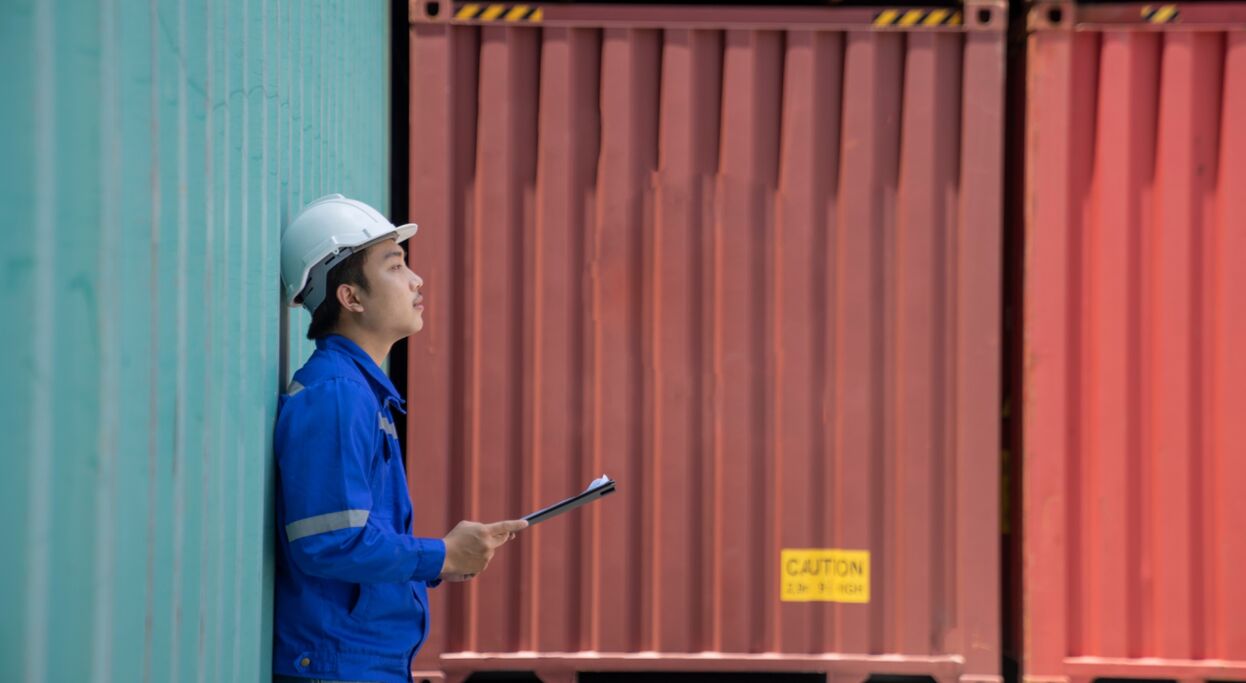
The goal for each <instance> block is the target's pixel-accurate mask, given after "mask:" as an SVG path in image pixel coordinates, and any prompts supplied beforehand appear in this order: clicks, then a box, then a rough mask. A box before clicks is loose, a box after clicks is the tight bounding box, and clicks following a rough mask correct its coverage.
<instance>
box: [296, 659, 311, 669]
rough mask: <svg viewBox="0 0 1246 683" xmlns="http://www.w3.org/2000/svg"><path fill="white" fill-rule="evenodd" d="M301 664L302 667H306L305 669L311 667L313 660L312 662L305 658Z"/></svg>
mask: <svg viewBox="0 0 1246 683" xmlns="http://www.w3.org/2000/svg"><path fill="white" fill-rule="evenodd" d="M299 664H301V665H303V666H305V667H307V666H311V660H310V659H308V658H307V657H304V658H303V661H301V662H299Z"/></svg>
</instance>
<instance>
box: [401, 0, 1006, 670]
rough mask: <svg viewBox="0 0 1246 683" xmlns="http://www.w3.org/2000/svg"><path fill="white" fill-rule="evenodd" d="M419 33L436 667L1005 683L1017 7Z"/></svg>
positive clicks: (414, 386) (420, 466) (419, 481)
mask: <svg viewBox="0 0 1246 683" xmlns="http://www.w3.org/2000/svg"><path fill="white" fill-rule="evenodd" d="M434 8H435V9H434ZM434 12H435V15H434ZM411 19H412V25H411V111H410V125H411V141H412V144H411V173H410V181H411V195H410V205H411V207H412V208H411V216H412V218H413V219H414V220H417V221H418V222H419V223H420V224H421V225H422V226H423V229H422V230H421V232H420V237H419V241H418V242H417V243H415V244H413V245H412V249H411V260H412V264H413V267H414V268H415V270H416V271H417V272H418V273H420V274H421V275H422V276H424V278H425V280H426V282H427V287H426V290H427V295H428V315H427V317H428V320H429V323H428V326H427V328H426V330H425V331H424V332H422V333H421V334H419V335H417V336H416V337H414V338H413V339H412V341H411V346H410V358H409V361H410V363H409V367H410V371H409V372H410V374H409V395H410V401H411V402H410V408H411V420H410V427H409V432H408V437H409V441H408V443H409V451H410V455H409V457H410V458H411V466H410V472H411V482H410V483H411V492H412V497H413V499H414V501H415V505H416V519H417V524H418V528H417V532H421V533H439V532H440V531H442V530H444V529H446V528H449V526H450V525H451V524H453V523H454V522H455V521H457V520H459V519H461V518H470V519H479V520H496V519H502V518H510V517H515V516H518V515H520V514H523V513H525V512H528V511H531V510H535V509H536V508H538V507H541V506H543V505H544V504H547V503H549V502H552V501H554V500H557V499H559V498H562V497H563V496H565V495H568V494H570V493H572V492H574V491H577V490H579V489H580V488H582V487H583V486H584V485H585V484H586V483H587V482H588V481H589V480H590V479H592V478H594V477H596V476H599V475H601V474H602V473H607V474H609V475H611V476H612V477H614V478H615V479H616V480H617V481H618V482H619V492H618V493H616V494H615V495H613V496H611V497H609V498H606V499H604V500H603V501H601V502H599V503H595V504H593V505H592V506H591V507H589V508H585V509H583V510H581V511H578V512H577V513H575V514H574V515H571V516H567V517H561V518H558V519H556V520H554V521H551V522H548V523H546V524H544V525H542V526H541V527H538V528H534V529H532V530H531V531H529V532H524V533H523V534H522V535H521V537H520V538H519V539H518V540H516V541H515V542H514V543H513V544H512V545H509V546H507V547H506V548H504V549H503V551H502V552H501V553H500V555H499V556H498V558H497V559H496V560H495V561H494V563H493V565H491V567H490V569H489V571H488V573H486V574H485V575H483V576H481V577H480V578H478V579H476V580H474V581H472V582H470V583H468V584H465V585H452V586H443V587H442V588H440V589H438V590H437V591H434V592H433V593H434V596H433V600H434V604H433V615H434V618H433V624H432V638H431V640H430V641H429V643H428V644H427V646H426V647H425V650H424V652H423V653H422V654H421V657H420V659H419V661H418V662H417V669H420V670H429V671H444V672H445V673H446V676H447V677H448V678H449V679H451V680H462V679H463V678H464V677H466V676H467V675H469V674H470V673H472V672H474V671H481V670H489V669H507V670H515V669H523V670H530V671H535V672H537V673H538V674H539V675H541V676H542V678H543V679H544V680H546V681H556V680H572V679H573V676H574V672H576V671H584V670H593V671H609V670H616V671H618V670H647V671H676V670H682V671H689V670H720V671H726V670H736V671H821V672H827V673H828V674H829V675H830V676H831V677H833V678H836V679H842V680H844V681H849V680H851V681H860V680H863V679H864V678H865V677H867V676H868V675H869V674H872V673H884V674H887V673H889V674H919V675H931V676H934V677H935V678H937V679H939V680H940V681H952V680H956V679H960V680H962V681H982V682H996V681H999V680H1000V677H999V673H1000V672H999V665H1000V651H999V625H1000V614H999V611H1000V610H999V575H998V573H999V570H998V566H999V510H998V486H999V465H998V457H999V410H1000V406H999V365H1000V348H999V321H1000V301H999V297H1000V294H999V292H1000V261H1001V255H1000V251H1001V249H1000V246H1001V245H1000V240H1001V225H1000V223H1001V213H1002V209H1001V206H1002V201H1001V193H1002V187H1003V183H1002V178H1001V171H1002V165H1003V154H1002V141H1003V73H1004V34H1005V28H1006V26H1005V23H1006V11H1005V8H1004V5H1003V3H987V4H974V5H971V6H970V7H968V8H967V9H966V10H965V11H964V12H963V13H962V12H960V11H959V10H950V9H937V8H930V9H920V8H918V9H888V8H875V9H860V8H858V9H844V8H803V9H802V8H795V9H757V8H740V7H734V8H709V7H701V8H695V7H634V6H633V7H628V6H584V5H547V6H540V7H538V6H519V5H489V4H463V3H454V4H451V3H445V2H441V3H434V2H425V1H422V0H421V1H417V2H413V3H412V6H411ZM809 549H815V550H827V549H829V550H833V551H837V552H855V553H866V554H867V555H846V554H841V555H836V556H835V557H839V558H840V559H843V558H848V557H851V558H854V559H853V562H851V563H843V564H838V565H834V566H842V567H845V568H846V567H850V566H855V567H856V569H857V570H862V574H861V576H859V577H857V578H858V579H860V582H859V583H849V582H846V581H845V582H842V583H834V584H829V585H833V586H837V587H838V588H836V590H841V592H840V593H836V594H834V595H832V594H830V593H826V592H819V591H823V590H824V589H826V585H824V584H825V582H823V583H816V582H814V581H813V580H812V579H810V576H811V573H812V569H811V568H815V567H818V566H826V565H819V564H817V563H815V564H803V563H802V562H801V561H800V560H799V559H797V560H796V562H795V564H793V563H792V562H791V561H790V560H792V559H794V558H793V557H791V556H786V557H788V559H789V562H787V563H781V559H782V558H784V557H785V555H784V552H785V551H790V550H809ZM826 557H828V556H827V555H808V556H806V559H809V558H813V559H818V558H822V559H825V558H826ZM865 557H868V565H867V564H866V563H865V562H864V561H861V560H863V559H864V558H865ZM853 563H856V564H853ZM864 567H868V569H862V568H864ZM802 590H807V591H813V594H811V593H801V592H800V591H802ZM827 590H829V589H827ZM850 591H860V592H854V593H852V594H849V593H848V592H850ZM865 591H868V594H867V593H866V592H865ZM814 594H816V595H814ZM811 595H814V597H820V598H828V597H829V598H833V599H835V600H839V601H824V600H812V601H810V600H808V598H809V597H811Z"/></svg>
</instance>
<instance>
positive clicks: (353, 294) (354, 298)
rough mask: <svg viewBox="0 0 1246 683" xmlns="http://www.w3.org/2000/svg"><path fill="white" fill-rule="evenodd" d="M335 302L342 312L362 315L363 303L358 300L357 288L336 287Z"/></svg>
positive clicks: (348, 286) (346, 285) (343, 285)
mask: <svg viewBox="0 0 1246 683" xmlns="http://www.w3.org/2000/svg"><path fill="white" fill-rule="evenodd" d="M337 302H338V304H340V305H341V306H342V310H344V311H351V312H352V313H363V302H362V301H360V300H359V287H357V286H356V285H351V284H346V283H343V284H340V285H338V286H337Z"/></svg>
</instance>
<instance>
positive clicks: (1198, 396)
mask: <svg viewBox="0 0 1246 683" xmlns="http://www.w3.org/2000/svg"><path fill="white" fill-rule="evenodd" d="M1182 7H1183V8H1184V7H1185V6H1182ZM1223 7H1224V8H1225V11H1224V14H1223V15H1222V16H1223V17H1233V16H1240V15H1241V11H1242V6H1241V5H1236V6H1235V5H1224V6H1223ZM1203 9H1204V10H1207V12H1208V13H1204V14H1202V15H1199V14H1197V13H1195V12H1194V9H1193V8H1192V9H1191V12H1190V13H1188V15H1189V16H1191V17H1201V20H1205V21H1207V22H1212V21H1213V20H1214V18H1215V15H1214V12H1212V11H1211V10H1210V9H1208V8H1207V7H1203ZM1079 11H1080V10H1079ZM1184 11H1185V10H1184V9H1183V12H1184ZM1087 13H1089V14H1092V15H1093V14H1094V13H1095V11H1093V10H1087ZM1183 16H1186V14H1183ZM1241 28H1243V27H1241V26H1239V28H1238V29H1235V30H1227V31H1226V30H1219V31H1216V30H1204V31H1200V32H1193V31H1179V30H1176V29H1174V30H1171V31H1163V32H1156V31H1147V32H1143V31H1136V30H1127V29H1126V28H1114V29H1103V30H1091V29H1086V30H1082V31H1078V32H1069V31H1061V30H1040V31H1037V32H1036V33H1034V34H1033V35H1032V36H1031V37H1030V43H1029V51H1030V52H1029V63H1030V73H1029V89H1030V96H1031V100H1030V104H1029V115H1028V127H1029V133H1028V137H1029V142H1028V144H1029V158H1030V165H1029V178H1028V181H1027V187H1028V190H1027V193H1028V196H1027V204H1028V207H1027V214H1028V220H1027V232H1028V236H1027V242H1028V247H1027V252H1026V259H1027V273H1028V275H1027V283H1026V297H1027V304H1026V310H1027V314H1026V322H1025V338H1026V342H1025V343H1026V358H1027V367H1026V371H1025V372H1026V385H1027V389H1026V408H1025V441H1026V443H1025V482H1026V483H1025V485H1026V501H1025V505H1026V512H1025V519H1026V521H1025V525H1026V527H1025V536H1026V540H1025V544H1026V546H1025V556H1026V568H1025V572H1026V578H1025V582H1026V589H1025V593H1026V595H1025V620H1026V624H1027V635H1026V645H1025V648H1026V665H1025V671H1026V674H1027V675H1028V676H1030V677H1032V678H1035V679H1041V680H1054V679H1055V678H1061V677H1062V678H1064V679H1066V680H1067V679H1068V678H1072V679H1074V680H1077V679H1090V678H1098V677H1125V676H1131V677H1144V678H1177V679H1193V678H1216V679H1233V678H1243V677H1246V621H1244V620H1243V619H1242V618H1241V615H1242V613H1243V612H1244V611H1246V586H1244V585H1243V584H1242V583H1241V581H1240V580H1238V579H1237V578H1236V572H1237V571H1239V568H1240V567H1241V566H1242V564H1243V563H1244V562H1246V542H1243V536H1242V533H1241V529H1240V522H1241V520H1244V519H1246V460H1243V458H1242V457H1241V456H1242V454H1243V453H1244V452H1246V446H1243V444H1246V421H1243V419H1242V416H1243V415H1244V414H1246V400H1243V394H1242V390H1241V387H1242V386H1243V384H1246V360H1243V357H1242V354H1241V349H1242V348H1243V346H1244V345H1246V301H1244V300H1243V298H1242V297H1241V296H1240V294H1239V293H1240V292H1241V291H1242V290H1243V288H1244V287H1246V266H1244V265H1243V264H1246V202H1244V201H1243V190H1244V189H1246V130H1244V129H1243V126H1242V122H1244V121H1246V31H1243V30H1241Z"/></svg>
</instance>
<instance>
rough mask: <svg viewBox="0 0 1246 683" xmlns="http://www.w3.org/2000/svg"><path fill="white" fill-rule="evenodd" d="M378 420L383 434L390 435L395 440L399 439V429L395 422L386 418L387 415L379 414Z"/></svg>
mask: <svg viewBox="0 0 1246 683" xmlns="http://www.w3.org/2000/svg"><path fill="white" fill-rule="evenodd" d="M376 418H377V420H379V421H380V427H381V431H382V432H385V433H386V434H389V435H390V436H392V437H394V438H395V439H397V438H398V428H397V427H395V426H394V423H393V422H390V420H389V418H388V417H385V413H377V414H376Z"/></svg>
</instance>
